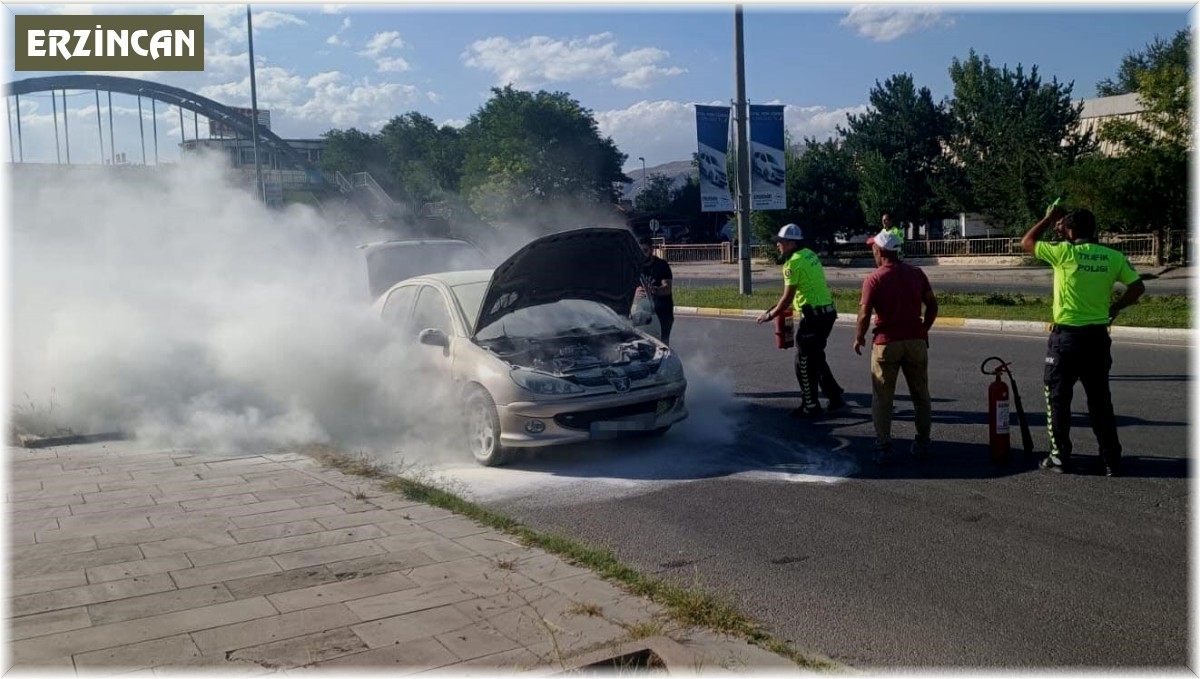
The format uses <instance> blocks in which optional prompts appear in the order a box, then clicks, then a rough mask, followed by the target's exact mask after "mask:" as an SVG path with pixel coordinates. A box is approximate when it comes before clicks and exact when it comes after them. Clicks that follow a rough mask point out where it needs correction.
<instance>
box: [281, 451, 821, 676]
mask: <svg viewBox="0 0 1200 679" xmlns="http://www.w3.org/2000/svg"><path fill="white" fill-rule="evenodd" d="M298 452H302V453H304V454H306V455H309V456H310V457H313V458H314V459H316V460H317V461H318V462H320V463H322V464H324V465H326V466H329V467H332V468H334V469H337V470H338V471H341V472H342V473H344V474H358V475H360V476H366V477H367V478H375V479H380V480H381V481H382V482H383V488H384V489H386V490H389V491H393V492H398V493H400V494H401V495H403V496H404V497H405V498H407V499H409V500H412V501H414V502H422V503H425V504H427V505H431V506H434V507H439V508H441V509H446V510H449V511H452V512H454V513H455V514H458V515H460V516H464V517H466V518H469V519H472V520H474V521H477V522H479V523H481V524H483V525H485V526H488V527H490V528H494V529H496V530H498V531H502V532H505V533H508V534H509V535H513V536H515V537H517V538H518V539H519V540H520V541H521V542H522V543H523V544H525V545H528V546H530V547H537V548H539V549H542V550H545V551H547V552H550V553H552V554H556V555H558V556H560V557H563V558H565V559H566V560H568V561H569V562H571V563H574V564H576V565H579V566H584V567H586V568H589V569H591V570H592V571H594V572H596V573H597V574H599V575H600V576H602V577H604V578H607V579H609V580H613V581H615V582H618V583H620V584H621V585H623V586H624V588H625V589H626V590H627V591H629V592H631V593H633V594H636V595H639V596H644V597H646V598H648V599H650V600H651V601H654V602H655V603H658V604H660V605H662V606H663V607H665V608H666V609H667V610H668V611H669V612H670V614H671V617H672V618H674V619H675V620H677V621H679V622H680V623H682V624H684V625H687V626H695V627H706V628H708V629H711V630H714V631H716V632H723V633H725V634H730V635H733V636H737V637H741V638H742V639H745V640H746V641H748V642H750V643H752V644H755V645H758V646H760V647H762V648H765V649H767V650H769V651H771V652H773V653H775V654H777V655H781V656H783V657H785V658H788V659H789V660H791V661H792V662H794V663H796V665H798V666H800V667H802V668H805V669H814V670H834V669H840V666H839V665H837V664H835V663H832V662H829V661H826V660H822V659H819V658H811V657H809V656H807V655H804V654H803V653H801V652H799V651H797V650H796V649H794V648H792V647H791V646H790V645H788V644H787V643H786V642H784V641H783V640H781V639H778V638H776V637H774V636H772V635H770V634H769V633H767V632H766V631H765V630H763V629H762V628H761V627H759V626H758V624H756V623H755V622H754V621H752V620H751V619H750V618H748V617H746V615H744V614H742V613H741V612H739V611H737V610H736V609H735V608H734V607H733V606H732V605H731V604H730V603H729V602H728V601H727V600H726V599H724V598H722V597H718V596H716V595H714V594H711V593H709V592H706V591H704V590H703V589H701V588H700V587H698V586H691V587H681V586H679V585H675V584H673V583H669V582H666V581H664V580H659V579H657V578H653V577H650V576H647V575H644V574H642V573H640V572H638V571H636V570H634V569H633V568H631V567H629V566H627V565H625V564H623V563H621V561H620V560H618V559H617V557H616V555H614V554H613V553H612V552H611V551H609V550H607V549H603V548H599V547H593V546H590V545H587V544H584V543H583V542H580V541H579V540H575V539H573V538H569V537H565V536H562V535H553V534H545V533H539V532H537V531H535V530H533V529H531V528H529V527H527V526H525V525H523V524H521V523H520V522H518V521H515V520H514V519H511V518H509V517H507V516H504V515H502V514H498V513H496V512H493V511H491V510H489V509H485V508H483V507H480V506H479V505H476V504H474V503H472V502H468V501H467V500H464V499H463V498H461V497H459V496H457V495H455V494H453V493H450V492H448V491H446V490H443V489H441V488H437V487H435V486H432V485H429V484H426V483H422V482H420V481H416V480H413V479H410V478H406V477H405V476H402V475H393V474H390V473H387V472H386V471H385V469H384V467H383V466H382V465H380V464H379V463H377V462H373V461H371V460H370V459H369V458H367V457H366V456H365V455H356V456H349V455H346V454H344V453H341V452H340V451H338V450H337V449H336V448H333V447H332V446H325V445H318V446H305V447H303V448H300V449H299V450H298Z"/></svg>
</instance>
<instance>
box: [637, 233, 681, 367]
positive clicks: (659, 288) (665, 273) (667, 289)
mask: <svg viewBox="0 0 1200 679" xmlns="http://www.w3.org/2000/svg"><path fill="white" fill-rule="evenodd" d="M638 243H639V244H640V245H641V246H642V258H643V259H642V277H641V280H642V284H641V285H639V286H638V290H637V296H638V297H642V296H646V295H649V297H650V299H651V301H653V302H654V315H655V316H657V317H658V325H659V327H660V328H661V330H662V337H661V338H659V339H661V340H662V343H663V344H666V345H670V344H671V326H673V325H675V298H674V297H673V296H672V295H671V265H670V264H667V260H665V259H663V258H661V257H659V256H657V255H655V254H654V244H653V241H651V240H650V238H649V237H646V236H643V237H641V238H639V239H638Z"/></svg>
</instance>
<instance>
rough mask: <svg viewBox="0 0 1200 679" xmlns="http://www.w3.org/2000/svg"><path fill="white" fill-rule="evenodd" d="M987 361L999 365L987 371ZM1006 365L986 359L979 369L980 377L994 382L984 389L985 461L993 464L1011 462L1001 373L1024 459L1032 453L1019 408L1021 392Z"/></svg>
mask: <svg viewBox="0 0 1200 679" xmlns="http://www.w3.org/2000/svg"><path fill="white" fill-rule="evenodd" d="M991 361H996V362H998V363H999V364H1000V365H998V366H997V367H995V368H992V369H988V367H987V365H988V363H989V362H991ZM1008 366H1009V364H1008V363H1005V362H1004V360H1003V359H1001V358H1000V357H999V356H991V357H989V358H986V359H984V361H983V364H982V365H980V366H979V370H980V372H982V373H983V374H984V375H995V376H996V379H995V380H994V381H993V382H992V383H991V385H990V386H988V459H989V460H991V461H992V462H995V463H1004V462H1008V461H1009V460H1011V459H1012V448H1011V442H1010V436H1009V423H1010V422H1011V415H1010V412H1011V411H1010V410H1009V401H1008V385H1006V384H1004V380H1003V379H1001V376H1002V375H1003V374H1007V375H1008V382H1009V384H1011V385H1012V395H1013V402H1014V403H1015V405H1016V406H1017V422H1018V423H1019V424H1020V426H1021V444H1022V446H1023V447H1024V449H1025V456H1026V457H1027V458H1028V457H1029V456H1030V455H1032V454H1033V439H1032V437H1030V435H1029V423H1028V422H1027V421H1026V420H1025V408H1023V407H1022V405H1021V393H1020V392H1019V391H1017V383H1016V380H1014V379H1013V376H1012V371H1011V370H1010V369H1009V367H1008Z"/></svg>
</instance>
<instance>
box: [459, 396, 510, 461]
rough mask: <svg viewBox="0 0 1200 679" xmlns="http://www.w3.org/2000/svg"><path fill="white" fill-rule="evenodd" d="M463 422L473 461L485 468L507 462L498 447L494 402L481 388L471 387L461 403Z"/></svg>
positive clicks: (498, 428)
mask: <svg viewBox="0 0 1200 679" xmlns="http://www.w3.org/2000/svg"><path fill="white" fill-rule="evenodd" d="M463 411H464V412H463V422H464V424H465V425H466V435H467V447H468V448H470V449H471V455H473V456H474V457H475V461H476V462H478V463H479V464H482V465H484V466H486V467H496V466H499V465H502V464H504V463H505V462H507V461H508V455H507V452H508V451H506V450H505V449H504V448H503V447H502V446H501V445H500V416H499V415H497V414H496V402H495V401H493V400H492V397H491V396H490V395H489V394H488V393H487V391H486V390H484V389H483V388H482V387H472V388H471V389H470V390H469V391H468V392H467V397H466V400H465V401H464V403H463Z"/></svg>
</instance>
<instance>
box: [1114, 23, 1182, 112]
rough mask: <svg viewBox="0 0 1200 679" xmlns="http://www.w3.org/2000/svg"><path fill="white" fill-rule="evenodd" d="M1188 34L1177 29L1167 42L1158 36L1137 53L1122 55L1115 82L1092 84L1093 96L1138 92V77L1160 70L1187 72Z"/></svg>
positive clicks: (1139, 87)
mask: <svg viewBox="0 0 1200 679" xmlns="http://www.w3.org/2000/svg"><path fill="white" fill-rule="evenodd" d="M1191 61H1192V57H1191V32H1190V31H1188V30H1187V29H1180V30H1179V32H1177V33H1176V34H1175V36H1174V37H1173V38H1171V40H1169V41H1167V40H1163V39H1162V38H1159V37H1158V36H1155V37H1154V41H1153V42H1151V43H1150V44H1149V45H1147V46H1146V49H1145V50H1143V51H1141V52H1132V53H1130V54H1127V55H1125V58H1124V59H1122V60H1121V65H1120V67H1119V68H1118V69H1117V75H1116V77H1115V78H1105V79H1104V80H1101V81H1100V82H1098V83H1096V93H1097V94H1099V95H1100V96H1102V97H1111V96H1114V95H1118V94H1129V93H1131V92H1138V91H1141V89H1142V75H1143V74H1144V73H1148V72H1149V73H1153V72H1157V71H1160V70H1164V69H1167V70H1169V69H1179V70H1183V71H1187V70H1189V69H1190V68H1191Z"/></svg>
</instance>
